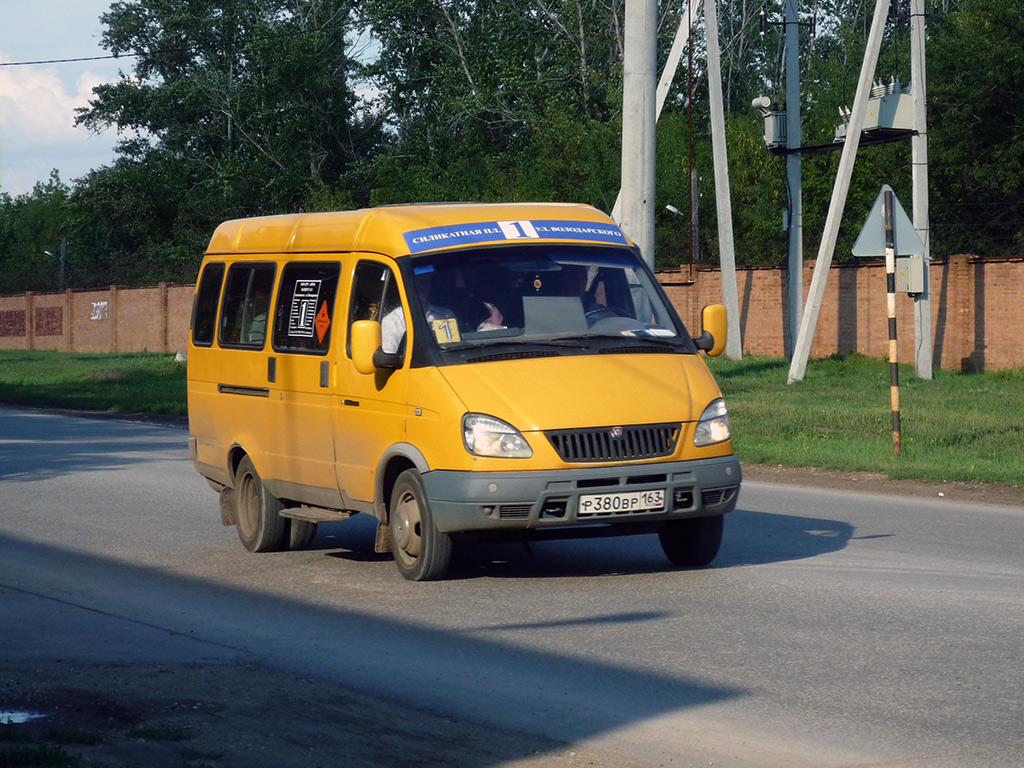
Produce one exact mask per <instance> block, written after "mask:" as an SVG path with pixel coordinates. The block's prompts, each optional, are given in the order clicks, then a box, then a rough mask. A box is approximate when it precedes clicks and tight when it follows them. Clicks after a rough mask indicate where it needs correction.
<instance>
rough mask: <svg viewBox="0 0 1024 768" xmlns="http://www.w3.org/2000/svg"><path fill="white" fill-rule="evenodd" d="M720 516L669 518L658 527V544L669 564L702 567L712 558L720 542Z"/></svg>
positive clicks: (721, 522) (721, 523) (721, 521)
mask: <svg viewBox="0 0 1024 768" xmlns="http://www.w3.org/2000/svg"><path fill="white" fill-rule="evenodd" d="M722 518H723V516H722V515H714V516H713V517H688V518H685V519H683V520H673V521H671V522H669V523H666V524H665V527H664V528H662V529H661V530H660V531H658V538H659V539H661V548H662V549H663V550H665V554H666V555H667V556H668V559H669V560H671V561H672V563H673V565H678V566H682V567H683V568H703V567H704V566H705V565H707V564H708V563H710V562H711V561H712V560H714V559H715V556H716V555H717V554H718V548H719V547H720V546H721V545H722V527H723V520H722Z"/></svg>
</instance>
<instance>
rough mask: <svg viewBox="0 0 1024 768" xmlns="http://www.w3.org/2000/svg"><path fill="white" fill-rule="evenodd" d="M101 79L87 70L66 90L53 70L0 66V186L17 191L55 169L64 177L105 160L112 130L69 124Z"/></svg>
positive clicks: (109, 152) (113, 138) (112, 140)
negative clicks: (74, 85)
mask: <svg viewBox="0 0 1024 768" xmlns="http://www.w3.org/2000/svg"><path fill="white" fill-rule="evenodd" d="M103 82H106V79H105V78H103V77H101V76H99V75H96V74H94V73H91V72H85V73H83V74H81V75H80V76H79V78H78V83H77V89H76V90H75V92H74V93H71V92H69V91H68V89H67V88H66V86H65V84H64V82H63V81H62V80H61V78H60V77H59V75H58V72H57V70H56V68H53V67H46V66H24V67H0V188H2V189H3V191H5V192H7V193H9V194H12V195H18V194H22V193H24V192H28V191H30V190H31V189H32V186H33V185H34V184H35V183H36V182H38V181H44V180H46V179H47V178H48V177H49V175H50V171H51V170H52V169H54V168H56V169H58V170H59V171H60V174H61V178H62V179H63V180H64V181H70V180H71V179H74V178H77V177H79V176H82V175H84V174H85V173H86V172H88V171H89V170H90V169H92V168H95V167H97V166H100V165H104V164H106V163H109V162H110V161H111V160H112V158H113V153H112V150H113V146H114V144H115V143H116V141H117V134H116V132H115V131H113V130H109V131H104V132H102V133H100V134H97V133H95V132H93V131H90V130H89V129H87V128H84V127H76V126H75V109H76V108H78V107H84V106H87V105H88V102H89V99H90V98H91V97H92V91H93V88H94V87H96V86H97V85H99V84H100V83H103Z"/></svg>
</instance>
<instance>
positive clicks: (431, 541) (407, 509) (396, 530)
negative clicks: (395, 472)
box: [388, 469, 452, 581]
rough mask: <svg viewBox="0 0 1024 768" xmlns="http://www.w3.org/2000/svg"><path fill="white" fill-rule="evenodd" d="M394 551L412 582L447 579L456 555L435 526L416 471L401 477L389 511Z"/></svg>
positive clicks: (444, 535) (395, 556)
mask: <svg viewBox="0 0 1024 768" xmlns="http://www.w3.org/2000/svg"><path fill="white" fill-rule="evenodd" d="M388 526H389V528H390V530H391V552H392V554H393V555H394V558H395V564H396V565H397V566H398V571H399V573H401V574H402V575H403V576H404V577H405V578H407V579H409V580H410V581H432V580H434V579H440V578H443V577H444V575H445V572H446V571H447V570H448V563H449V562H450V561H451V556H452V540H451V537H450V536H449V535H448V534H446V533H441V532H440V531H439V530H437V528H436V527H435V525H434V519H433V517H432V516H431V514H430V502H429V501H428V500H427V494H426V492H425V491H424V489H423V481H422V480H421V479H420V476H419V473H418V472H417V471H416V470H415V469H407V470H405V472H403V473H402V474H400V475H399V476H398V480H397V481H395V488H394V490H393V491H392V492H391V506H390V507H389V512H388Z"/></svg>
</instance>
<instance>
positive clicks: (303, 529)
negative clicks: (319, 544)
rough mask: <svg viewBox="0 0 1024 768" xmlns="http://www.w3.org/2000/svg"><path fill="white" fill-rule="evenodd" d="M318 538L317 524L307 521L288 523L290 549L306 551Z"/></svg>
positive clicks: (291, 521) (293, 520) (292, 520)
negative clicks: (315, 537) (315, 538)
mask: <svg viewBox="0 0 1024 768" xmlns="http://www.w3.org/2000/svg"><path fill="white" fill-rule="evenodd" d="M314 536H316V523H310V522H307V521H305V520H295V519H294V518H293V519H291V520H289V521H288V549H291V550H296V549H305V548H306V547H308V546H309V542H311V541H312V540H313V537H314Z"/></svg>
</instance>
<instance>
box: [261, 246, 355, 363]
mask: <svg viewBox="0 0 1024 768" xmlns="http://www.w3.org/2000/svg"><path fill="white" fill-rule="evenodd" d="M340 273H341V265H340V264H338V263H333V264H324V263H295V264H289V265H288V266H286V267H285V268H284V271H283V272H282V273H281V287H280V289H279V290H278V292H277V308H276V309H275V311H274V349H276V350H278V351H281V352H303V353H307V354H314V355H326V354H327V350H328V349H329V348H330V346H331V328H332V327H333V324H334V299H335V296H336V295H337V293H338V275H339V274H340Z"/></svg>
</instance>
